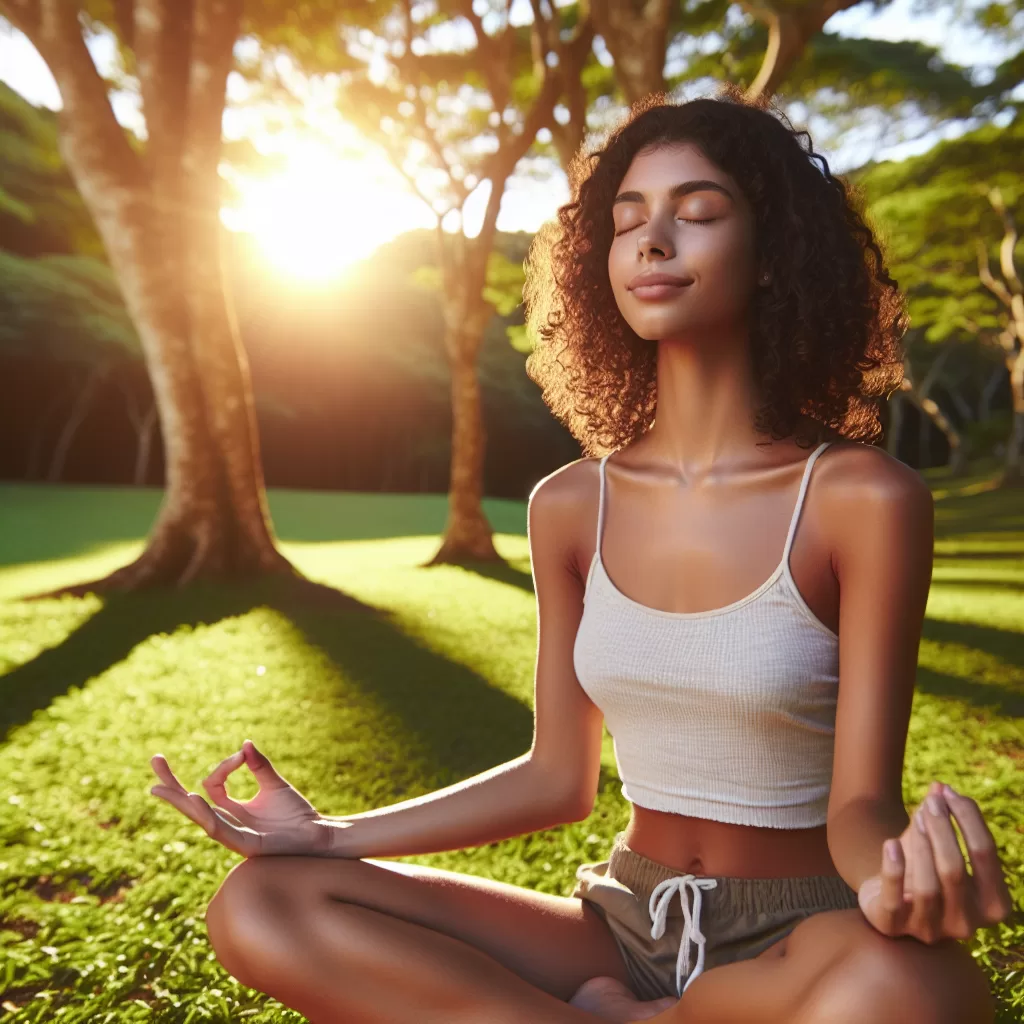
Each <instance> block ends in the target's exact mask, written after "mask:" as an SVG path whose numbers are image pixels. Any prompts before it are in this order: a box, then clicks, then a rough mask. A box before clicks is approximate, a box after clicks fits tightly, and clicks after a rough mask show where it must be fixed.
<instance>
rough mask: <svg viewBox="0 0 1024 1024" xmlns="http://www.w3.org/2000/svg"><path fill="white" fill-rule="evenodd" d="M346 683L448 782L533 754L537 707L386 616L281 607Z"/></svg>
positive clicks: (443, 782)
mask: <svg viewBox="0 0 1024 1024" xmlns="http://www.w3.org/2000/svg"><path fill="white" fill-rule="evenodd" d="M279 610H280V611H281V612H282V613H283V614H285V615H287V616H288V618H289V619H290V620H291V622H292V623H293V625H295V627H296V628H297V629H299V631H300V632H301V633H302V634H303V635H304V636H305V637H306V639H307V641H308V642H309V643H311V644H314V645H315V646H317V647H318V648H320V649H321V650H322V651H324V652H325V653H326V654H327V655H328V657H329V658H330V659H331V661H332V662H333V663H334V664H335V665H336V666H337V667H338V669H339V671H340V672H341V673H342V675H343V676H344V678H345V681H346V682H347V683H349V684H350V685H352V686H355V687H357V688H358V689H359V690H361V691H362V692H363V693H365V694H366V695H367V696H369V697H371V698H372V699H373V701H374V703H375V704H376V705H377V706H378V707H379V708H381V709H382V710H383V711H385V712H388V713H390V714H393V715H394V716H396V717H397V718H398V719H399V720H400V721H401V722H402V724H403V725H404V727H405V728H406V729H407V730H408V731H409V732H410V733H411V734H412V735H413V736H414V737H416V738H417V739H418V740H419V741H420V742H421V743H423V744H424V745H425V747H426V748H427V751H428V753H429V755H430V756H431V759H432V761H433V763H434V766H435V768H436V770H437V772H438V776H439V778H440V779H441V780H442V784H448V783H449V782H456V781H458V780H460V779H463V778H465V777H467V776H469V775H475V774H476V773H478V772H481V771H484V770H485V769H487V768H490V767H492V766H494V765H496V764H500V763H502V762H504V761H508V760H511V759H512V758H514V757H518V756H519V755H521V754H524V753H526V751H527V750H529V748H530V742H531V739H532V737H533V712H532V711H531V710H530V708H528V707H527V706H526V705H525V704H524V703H523V702H522V701H520V700H517V699H516V698H515V697H513V696H511V695H510V694H507V693H505V692H504V691H502V690H499V689H497V688H495V687H494V686H493V685H491V683H490V682H489V681H488V680H487V679H485V678H484V677H483V676H480V675H478V674H477V673H476V672H474V671H472V669H469V668H467V667H465V666H464V665H460V664H458V663H457V662H453V661H450V660H448V659H447V658H445V657H443V656H441V655H439V654H436V653H434V652H433V651H431V650H429V649H428V648H426V647H424V646H423V645H422V644H421V643H419V642H418V641H416V640H415V639H413V638H411V637H409V636H407V635H406V634H405V633H403V632H402V630H401V628H400V627H398V626H397V625H395V624H394V623H393V622H392V621H391V620H390V617H389V616H387V615H386V614H385V613H378V614H377V615H374V616H361V615H357V614H353V613H342V614H332V613H325V612H324V611H322V610H318V609H316V608H310V607H309V606H296V605H292V606H291V607H281V608H279Z"/></svg>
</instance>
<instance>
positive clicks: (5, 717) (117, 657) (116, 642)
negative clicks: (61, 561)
mask: <svg viewBox="0 0 1024 1024" xmlns="http://www.w3.org/2000/svg"><path fill="white" fill-rule="evenodd" d="M294 602H305V603H306V604H308V605H309V606H310V607H318V606H319V607H325V608H326V607H334V608H336V609H352V610H357V611H359V612H360V613H362V614H364V615H365V614H368V613H369V614H376V609H374V608H372V607H371V606H369V605H364V604H362V602H360V601H357V600H356V598H354V597H350V596H349V595H347V594H344V593H342V592H341V591H338V590H333V589H332V588H330V587H325V586H322V585H321V584H315V583H309V581H306V580H299V581H295V580H280V579H268V580H261V581H258V582H256V583H251V584H248V585H242V584H238V585H232V584H212V583H211V584H202V583H197V584H194V585H193V586H191V587H188V588H184V589H181V590H176V589H155V590H144V591H137V592H134V593H129V594H118V593H112V594H108V595H107V596H106V597H105V598H104V601H103V606H102V607H101V608H100V610H99V611H97V612H96V614H95V615H93V616H92V617H91V618H89V619H87V620H86V621H85V622H84V623H83V624H82V625H81V626H79V627H78V628H77V629H76V630H75V631H74V632H72V633H71V634H69V635H68V636H67V637H66V638H65V639H64V640H63V641H62V642H61V643H59V644H57V645H55V646H54V647H50V648H48V649H46V650H44V651H42V652H40V653H39V654H38V655H37V656H36V657H35V658H33V659H31V660H30V661H27V662H25V663H24V664H22V665H19V666H18V667H17V668H14V669H12V670H11V671H10V672H7V673H6V674H5V675H3V676H0V739H5V738H6V737H7V736H8V735H9V734H10V731H11V730H12V729H13V728H15V727H16V726H18V725H21V724H23V723H24V722H27V721H29V720H30V719H31V717H32V715H33V713H34V712H35V711H37V710H39V709H40V708H44V707H46V706H47V705H49V704H50V702H51V701H52V700H53V699H54V698H55V697H58V696H60V695H61V694H64V693H67V692H68V691H69V690H71V689H72V688H73V687H76V686H82V685H84V684H85V683H86V682H87V681H88V680H90V679H92V678H93V677H94V676H97V675H99V674H100V673H102V672H105V671H106V670H107V669H108V668H110V667H111V666H112V665H116V664H117V663H118V662H119V661H123V660H124V659H125V658H126V657H127V656H128V655H129V654H130V653H131V651H132V649H133V648H134V647H136V646H137V645H138V644H140V643H142V642H143V641H144V640H146V639H147V638H148V637H151V636H154V635H156V634H159V633H173V632H174V631H175V630H176V629H178V628H179V627H180V626H198V625H202V624H210V623H214V622H219V621H220V620H221V619H225V618H229V617H231V616H235V615H244V614H245V613H246V612H248V611H251V610H252V609H253V608H256V607H259V606H261V605H269V606H271V607H276V606H277V605H278V604H284V605H285V606H288V605H290V604H292V603H294Z"/></svg>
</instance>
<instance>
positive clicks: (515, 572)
mask: <svg viewBox="0 0 1024 1024" xmlns="http://www.w3.org/2000/svg"><path fill="white" fill-rule="evenodd" d="M459 566H460V568H462V569H465V570H466V571H467V572H472V573H476V575H477V576H483V577H484V578H485V579H489V580H495V581H497V582H498V583H507V584H508V585H509V586H512V587H519V589H520V590H525V591H526V592H527V593H528V594H532V593H533V576H532V575H531V574H530V573H528V572H523V570H522V569H517V568H516V567H515V566H514V565H510V564H509V563H508V562H459Z"/></svg>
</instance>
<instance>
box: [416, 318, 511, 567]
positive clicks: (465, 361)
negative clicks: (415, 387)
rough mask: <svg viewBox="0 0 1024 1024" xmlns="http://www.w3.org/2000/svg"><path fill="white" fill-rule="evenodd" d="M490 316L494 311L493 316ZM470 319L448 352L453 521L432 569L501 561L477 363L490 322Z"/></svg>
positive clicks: (455, 331)
mask: <svg viewBox="0 0 1024 1024" xmlns="http://www.w3.org/2000/svg"><path fill="white" fill-rule="evenodd" d="M488 316H489V311H488ZM481 319H482V317H480V316H477V317H469V318H467V321H465V322H464V323H463V324H462V325H461V326H458V325H452V324H450V325H449V327H448V331H449V332H450V333H451V336H450V337H449V338H448V345H447V347H448V351H449V355H450V363H451V372H452V453H451V471H450V477H449V485H448V519H447V522H446V523H445V527H444V534H443V536H442V538H441V548H440V550H439V551H438V552H437V554H436V555H434V557H433V558H432V559H431V560H430V562H429V563H427V564H428V565H439V564H442V563H449V562H451V563H458V562H462V561H470V560H472V561H487V562H493V561H500V555H499V554H498V552H497V551H496V550H495V548H494V542H493V540H492V539H491V534H492V529H491V524H490V523H489V522H488V521H487V517H486V516H485V515H484V510H483V505H482V501H483V471H484V451H485V449H486V443H487V440H486V435H485V431H484V417H483V403H482V401H481V396H480V381H479V379H478V378H477V372H476V360H477V355H478V354H479V351H480V344H481V341H482V337H483V330H484V327H485V325H486V320H483V323H481Z"/></svg>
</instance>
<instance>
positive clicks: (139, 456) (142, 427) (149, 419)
mask: <svg viewBox="0 0 1024 1024" xmlns="http://www.w3.org/2000/svg"><path fill="white" fill-rule="evenodd" d="M155 429H156V406H155V405H151V406H150V407H149V409H148V410H147V411H146V414H145V416H143V417H142V419H141V420H139V422H138V423H137V424H136V426H135V468H134V469H133V471H132V483H133V484H135V486H136V487H142V486H144V485H145V483H146V477H147V476H148V474H149V458H150V453H151V452H152V451H153V431H154V430H155Z"/></svg>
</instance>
